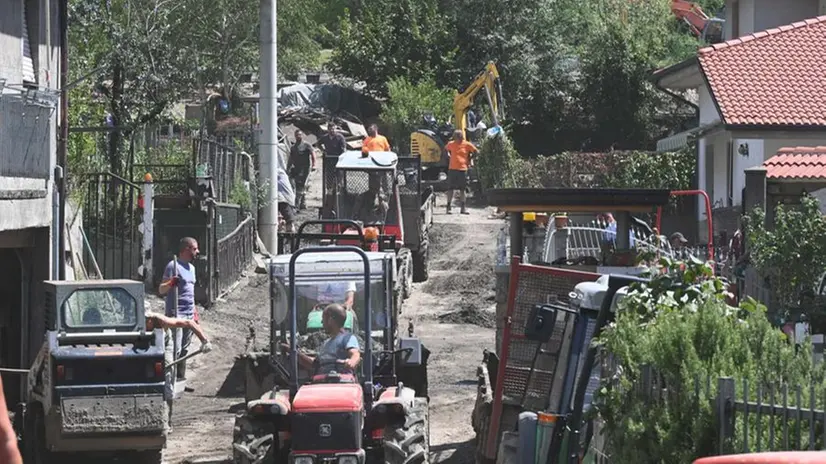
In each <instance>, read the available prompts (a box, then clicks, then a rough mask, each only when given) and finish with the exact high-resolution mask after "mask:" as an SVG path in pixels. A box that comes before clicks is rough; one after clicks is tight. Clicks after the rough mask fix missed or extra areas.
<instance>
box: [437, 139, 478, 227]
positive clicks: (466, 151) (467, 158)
mask: <svg viewBox="0 0 826 464" xmlns="http://www.w3.org/2000/svg"><path fill="white" fill-rule="evenodd" d="M445 149H447V152H448V153H449V154H450V164H449V165H448V170H447V183H448V189H449V190H448V191H447V214H452V213H451V211H450V206H451V205H450V204H451V202H453V191H454V190H458V191H459V203H460V206H461V208H462V210H461V213H462V214H470V213H469V212H468V210H467V206H466V205H465V202H466V199H467V196H466V193H465V190H466V189H467V171H468V168H469V167H470V166H471V165H472V164H473V161H472V159H473V155H474V154H475V153H476V152H478V150H477V149H476V146H474V145H473V144H472V143H470V142H468V141H467V140H465V134H464V132H462V131H460V130H456V131H454V132H453V140H452V141H451V142H450V143H448V144H447V145H446V146H445Z"/></svg>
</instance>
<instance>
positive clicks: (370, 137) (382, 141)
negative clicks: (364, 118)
mask: <svg viewBox="0 0 826 464" xmlns="http://www.w3.org/2000/svg"><path fill="white" fill-rule="evenodd" d="M371 151H390V143H389V142H388V141H387V137H385V136H383V135H379V127H378V126H377V125H375V124H370V126H369V127H368V128H367V137H365V139H364V141H363V142H362V143H361V153H362V155H364V156H367V153H368V152H371Z"/></svg>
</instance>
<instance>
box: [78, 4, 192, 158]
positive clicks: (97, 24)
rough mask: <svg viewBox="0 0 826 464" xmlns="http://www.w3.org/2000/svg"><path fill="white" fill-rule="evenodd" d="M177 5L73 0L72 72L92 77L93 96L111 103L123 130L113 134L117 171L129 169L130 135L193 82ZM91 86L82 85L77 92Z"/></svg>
mask: <svg viewBox="0 0 826 464" xmlns="http://www.w3.org/2000/svg"><path fill="white" fill-rule="evenodd" d="M175 5H176V4H175V3H173V2H168V1H164V0H150V1H146V2H130V1H129V0H107V1H104V0H73V1H72V2H71V3H70V13H69V21H70V24H69V30H70V31H71V32H70V35H69V37H70V47H71V49H72V51H71V53H72V56H73V58H72V66H71V67H70V72H71V74H72V77H73V78H74V79H79V78H89V79H92V81H91V83H92V84H93V87H92V88H91V89H94V92H95V93H96V94H97V95H93V98H94V97H96V96H97V97H100V99H101V100H103V101H104V102H105V105H104V106H105V111H106V112H107V113H108V115H109V117H110V124H111V125H112V126H114V127H118V128H121V129H122V130H119V131H113V132H111V133H110V135H109V137H108V147H107V150H106V151H107V162H108V165H109V168H110V169H111V170H112V171H113V172H115V173H120V172H121V170H122V168H123V162H124V160H123V159H122V157H121V148H122V144H123V143H124V140H125V136H127V135H128V133H129V132H130V131H131V129H132V128H135V127H137V126H140V125H142V124H145V123H147V122H149V121H152V120H154V119H156V118H158V117H159V116H160V115H161V114H162V113H163V111H164V110H165V109H166V108H167V107H168V106H169V105H170V104H171V103H172V102H174V101H176V99H177V98H178V97H179V96H180V95H181V92H182V89H183V88H187V87H186V85H187V84H188V83H190V82H191V81H192V75H193V74H192V67H191V66H188V64H189V56H188V54H187V50H186V49H184V48H181V47H178V46H177V45H176V44H177V40H176V39H177V38H178V36H179V33H180V30H179V29H177V28H176V25H177V23H176V21H175V19H174V16H175V14H176V12H175V8H176V6H175ZM87 74H88V75H87ZM91 89H90V87H89V86H84V87H80V88H78V89H77V90H76V91H75V92H74V95H77V94H79V93H80V92H89V91H90V90H91ZM88 97H89V95H88V93H87V94H86V95H81V96H80V98H81V99H84V98H88ZM87 101H88V100H87ZM81 117H82V116H80V115H77V116H76V118H78V119H79V118H81ZM103 122H104V121H100V120H98V121H94V123H96V125H102V124H103Z"/></svg>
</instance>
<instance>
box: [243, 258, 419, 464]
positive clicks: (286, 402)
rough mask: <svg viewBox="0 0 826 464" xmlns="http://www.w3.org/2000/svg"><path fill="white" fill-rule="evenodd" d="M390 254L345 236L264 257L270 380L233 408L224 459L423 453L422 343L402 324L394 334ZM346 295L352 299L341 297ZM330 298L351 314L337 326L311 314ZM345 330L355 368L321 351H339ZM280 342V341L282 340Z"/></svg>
mask: <svg viewBox="0 0 826 464" xmlns="http://www.w3.org/2000/svg"><path fill="white" fill-rule="evenodd" d="M394 259H395V255H394V254H393V253H392V252H369V251H364V250H362V249H361V248H359V247H353V246H326V247H313V248H303V249H299V250H297V251H296V252H295V253H293V254H292V255H281V256H277V257H275V258H273V260H272V261H271V263H270V276H271V280H270V282H271V292H272V293H271V295H272V300H271V309H272V327H271V334H272V338H271V340H270V348H269V350H270V351H269V353H270V355H269V357H268V361H269V363H270V364H271V365H272V367H273V370H274V372H275V375H274V378H275V381H274V386H273V387H272V388H271V389H269V390H267V391H265V392H263V393H262V394H260V395H258V396H255V397H253V398H251V399H250V400H249V401H248V403H247V407H246V409H245V410H244V411H243V412H242V413H240V414H239V415H238V417H237V418H236V423H235V430H234V435H233V459H234V462H236V463H239V464H240V463H244V464H249V463H259V462H260V463H274V462H279V463H281V462H284V463H286V462H289V463H294V464H322V463H333V464H364V463H405V462H425V463H426V462H427V461H428V449H429V438H428V430H429V427H428V425H427V424H428V398H427V370H426V365H427V358H428V356H429V352H428V351H427V349H426V348H425V347H424V346H422V343H421V341H420V340H419V339H418V338H417V337H416V336H415V335H414V334H413V329H412V325H411V326H409V327H408V329H407V333H406V334H405V336H401V335H399V327H398V323H397V322H398V321H397V317H396V311H395V309H394V298H393V288H392V287H393V285H392V282H393V273H394V272H395V261H394ZM348 298H351V299H350V300H349V301H352V304H350V303H345V302H347V301H348ZM332 303H337V304H342V305H343V306H345V307H346V308H347V309H346V311H347V313H348V320H350V318H352V320H353V323H352V325H351V326H350V327H349V328H348V326H347V325H346V324H345V326H344V328H343V329H342V332H336V333H328V330H331V329H329V325H328V328H322V329H321V330H319V329H318V327H317V324H316V319H317V317H316V316H314V314H316V313H318V312H319V311H321V312H322V314H323V308H325V307H326V306H327V305H329V304H332ZM322 325H324V324H322ZM353 339H355V341H356V342H357V346H358V349H359V351H360V352H361V363H360V365H359V366H358V367H357V368H356V369H355V371H351V370H349V369H348V368H347V367H346V365H344V364H343V363H336V362H333V363H330V362H329V361H330V354H331V353H336V355H334V356H335V357H338V358H341V357H340V356H338V354H340V353H341V351H340V350H338V349H337V348H340V346H339V345H338V344H339V343H340V341H341V340H346V341H347V343H348V344H347V346H348V347H349V349H352V348H353V346H354V345H353V344H352V342H353ZM285 345H286V346H287V347H289V349H286V350H282V349H281V348H282V347H284V346H285ZM304 355H306V356H308V357H309V358H310V359H315V360H316V362H314V363H312V367H309V366H308V365H307V363H305V362H304V363H303V362H300V360H301V359H305V360H306V359H307V358H306V357H305V356H304ZM258 359H261V358H260V357H259V358H258ZM320 359H321V360H326V361H323V362H319V360H320ZM334 361H335V360H334ZM339 361H343V359H339ZM250 377H251V376H250V375H249V373H248V375H247V378H248V383H247V385H246V387H247V392H246V394H247V397H248V398H250V392H249V388H250V386H251V385H250V380H249V379H250Z"/></svg>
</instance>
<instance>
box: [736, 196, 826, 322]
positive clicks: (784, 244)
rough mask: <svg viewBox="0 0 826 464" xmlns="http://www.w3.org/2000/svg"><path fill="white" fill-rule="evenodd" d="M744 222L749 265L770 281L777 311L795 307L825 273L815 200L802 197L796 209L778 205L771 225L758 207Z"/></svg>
mask: <svg viewBox="0 0 826 464" xmlns="http://www.w3.org/2000/svg"><path fill="white" fill-rule="evenodd" d="M747 221H748V222H747V224H748V226H747V229H748V234H747V237H748V244H749V254H750V256H751V261H752V263H754V265H755V267H756V268H757V270H758V271H759V272H760V274H761V275H763V276H764V277H767V278H768V279H769V283H770V285H771V290H772V293H773V295H774V296H775V298H776V299H777V301H776V303H778V304H779V307H780V308H779V309H782V310H783V311H788V310H790V309H796V308H798V307H799V306H800V304H801V300H803V299H805V298H807V297H811V296H812V294H813V293H814V291H815V288H816V286H817V284H818V282H819V280H820V277H821V276H822V275H823V272H824V270H826V218H824V217H823V215H822V214H821V212H820V205H819V203H818V201H817V199H815V198H813V197H811V196H808V195H804V196H803V197H802V198H801V199H800V206H799V207H795V206H787V205H778V206H777V210H776V212H775V217H774V223H773V224H766V213H765V211H764V210H762V209H760V208H757V209H755V210H754V211H752V212H751V213H750V214H749V215H748V216H747Z"/></svg>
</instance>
